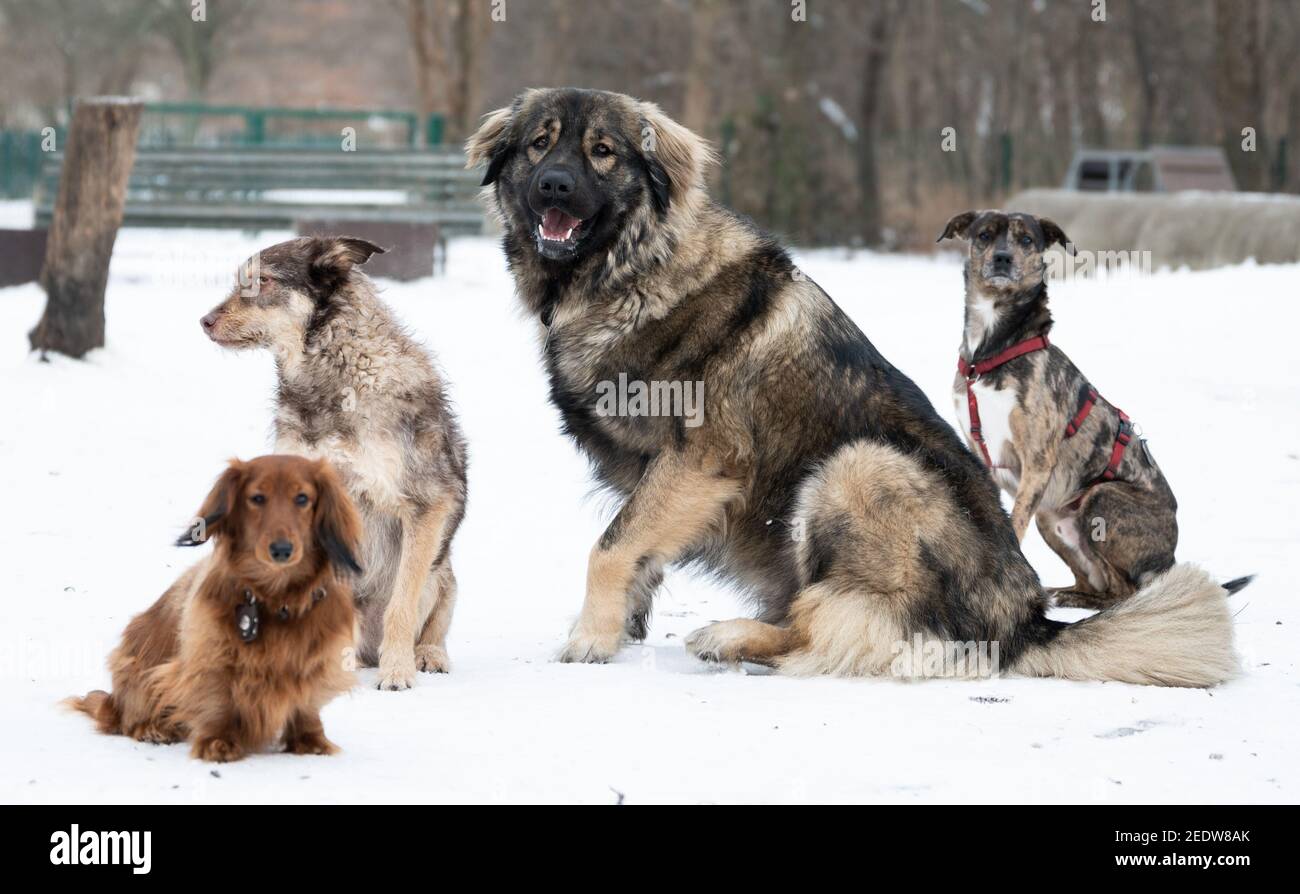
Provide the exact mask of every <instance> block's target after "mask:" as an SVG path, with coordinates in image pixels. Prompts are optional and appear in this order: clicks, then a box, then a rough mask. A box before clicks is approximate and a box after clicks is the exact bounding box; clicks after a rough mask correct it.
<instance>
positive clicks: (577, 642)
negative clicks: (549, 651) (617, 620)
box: [555, 631, 621, 664]
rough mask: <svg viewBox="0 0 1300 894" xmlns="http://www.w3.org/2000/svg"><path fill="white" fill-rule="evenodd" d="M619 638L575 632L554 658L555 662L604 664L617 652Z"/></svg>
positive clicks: (614, 635) (616, 634) (617, 636)
mask: <svg viewBox="0 0 1300 894" xmlns="http://www.w3.org/2000/svg"><path fill="white" fill-rule="evenodd" d="M620 642H621V637H620V635H619V634H618V633H615V634H613V635H591V634H586V633H582V632H579V631H575V632H574V633H573V634H572V635H570V637H569V641H568V643H566V644H565V646H564V648H563V649H561V650H560V654H559V655H557V656H555V657H556V660H557V661H562V662H564V663H565V664H573V663H578V662H581V663H583V664H604V663H605V662H606V661H609V659H611V658H613V657H614V655H615V653H616V652H618V647H619V645H620Z"/></svg>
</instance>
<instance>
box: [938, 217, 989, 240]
mask: <svg viewBox="0 0 1300 894" xmlns="http://www.w3.org/2000/svg"><path fill="white" fill-rule="evenodd" d="M978 216H979V212H978V211H963V212H962V213H961V214H954V215H953V216H952V218H951V219H950V220H949V221H948V225H947V226H946V227H944V228H943V232H942V233H941V234H939V238H938V239H936V240H934V241H935V242H942V241H943V240H945V239H965V238H966V234H967V231H969V230H970V225H971V224H973V223H974V222H975V218H976V217H978Z"/></svg>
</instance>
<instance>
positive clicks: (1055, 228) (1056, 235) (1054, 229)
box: [1038, 217, 1076, 254]
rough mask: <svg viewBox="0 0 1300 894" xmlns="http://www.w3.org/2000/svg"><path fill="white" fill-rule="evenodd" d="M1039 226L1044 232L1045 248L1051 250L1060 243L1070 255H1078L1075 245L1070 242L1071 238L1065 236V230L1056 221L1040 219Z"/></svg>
mask: <svg viewBox="0 0 1300 894" xmlns="http://www.w3.org/2000/svg"><path fill="white" fill-rule="evenodd" d="M1038 226H1039V228H1040V229H1042V231H1043V248H1049V247H1050V246H1052V245H1053V244H1055V243H1059V244H1060V245H1061V247H1062V248H1064V249H1065V250H1066V251H1068V252H1069V253H1070V254H1075V253H1076V250H1075V247H1074V243H1073V242H1071V241H1070V237H1069V236H1067V235H1065V230H1062V229H1061V227H1060V226H1059V225H1058V224H1057V223H1056V221H1054V220H1049V219H1048V218H1046V217H1040V218H1038Z"/></svg>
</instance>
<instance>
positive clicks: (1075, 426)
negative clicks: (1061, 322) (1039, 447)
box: [957, 335, 1133, 487]
mask: <svg viewBox="0 0 1300 894" xmlns="http://www.w3.org/2000/svg"><path fill="white" fill-rule="evenodd" d="M1048 345H1049V342H1048V341H1047V336H1046V335H1037V336H1034V337H1033V338H1028V339H1025V340H1024V341H1022V342H1018V343H1017V344H1014V345H1012V346H1011V347H1009V348H1007V349H1006V350H1005V351H1003V352H1002V353H1000V354H996V355H994V356H993V357H990V358H988V359H987V360H981V361H980V362H978V363H969V362H967V360H966V358H965V357H961V356H959V357H958V358H957V372H959V373H961V375H962V376H963V377H964V378H965V379H966V405H967V406H968V407H970V436H971V440H972V441H974V442H975V443H976V445H978V446H979V449H980V454H981V455H983V457H984V464H985V465H986V466H988V467H989V468H990V469H991V468H993V458H992V457H991V456H990V455H989V448H988V444H986V443H985V441H984V432H983V429H982V427H981V425H980V405H979V400H978V399H976V397H975V388H974V385H975V383H976V382H978V381H979V379H980V376H982V375H984V374H985V373H987V372H990V371H992V370H995V369H997V368H998V367H999V366H1001V365H1002V364H1004V363H1008V362H1010V361H1012V360H1015V359H1016V358H1017V357H1023V356H1024V355H1025V354H1032V353H1033V352H1035V351H1041V350H1043V349H1045V348H1046V347H1048ZM1100 399H1101V396H1100V395H1099V394H1097V389H1096V388H1093V387H1092V386H1091V385H1089V384H1088V383H1087V382H1084V383H1083V388H1082V389H1081V391H1080V395H1079V411H1078V412H1077V413H1075V414H1074V418H1073V419H1071V420H1070V422H1069V424H1068V425H1066V426H1065V438H1066V439H1069V438H1072V437H1074V436H1075V434H1076V433H1077V432H1078V431H1079V428H1080V426H1082V425H1083V421H1084V420H1085V419H1087V418H1088V414H1089V413H1091V412H1092V408H1093V407H1095V406H1096V405H1097V401H1098V400H1100ZM1115 412H1116V413H1118V414H1119V431H1118V432H1117V433H1116V435H1115V444H1114V445H1113V446H1112V447H1111V449H1110V461H1109V462H1108V463H1106V470H1105V471H1104V472H1102V473H1101V475H1099V476H1098V477H1097V478H1096V479H1094V480H1093V481H1091V482H1089V484H1088V485H1085V487H1090V486H1091V485H1093V484H1096V483H1097V482H1099V481H1114V480H1115V476H1116V474H1118V472H1119V465H1120V463H1121V462H1123V461H1124V451H1125V450H1127V449H1128V445H1129V444H1130V443H1131V442H1132V441H1133V423H1132V422H1130V421H1129V418H1128V414H1127V413H1125V412H1124V411H1123V410H1121V409H1120V408H1119V407H1116V408H1115Z"/></svg>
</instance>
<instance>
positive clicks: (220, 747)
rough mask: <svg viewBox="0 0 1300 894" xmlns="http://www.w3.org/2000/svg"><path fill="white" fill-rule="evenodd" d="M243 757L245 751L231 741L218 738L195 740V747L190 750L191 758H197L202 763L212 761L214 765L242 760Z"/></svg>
mask: <svg viewBox="0 0 1300 894" xmlns="http://www.w3.org/2000/svg"><path fill="white" fill-rule="evenodd" d="M243 756H244V749H242V748H240V747H239V746H238V745H236V744H235V743H234V742H231V741H230V740H229V739H222V738H220V737H217V736H204V737H202V738H199V739H195V740H194V745H193V747H192V748H191V749H190V757H196V758H198V759H199V760H201V761H212V762H213V763H218V764H225V763H229V762H230V761H237V760H241V759H242V758H243Z"/></svg>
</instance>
